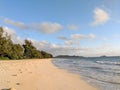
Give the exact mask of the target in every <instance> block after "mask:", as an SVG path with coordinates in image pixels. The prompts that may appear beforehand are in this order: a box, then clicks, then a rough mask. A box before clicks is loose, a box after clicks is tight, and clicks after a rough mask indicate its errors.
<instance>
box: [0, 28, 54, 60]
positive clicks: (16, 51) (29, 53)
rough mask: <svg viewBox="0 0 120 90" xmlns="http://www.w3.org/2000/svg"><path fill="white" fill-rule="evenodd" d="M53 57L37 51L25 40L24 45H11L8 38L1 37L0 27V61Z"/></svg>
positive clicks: (5, 36)
mask: <svg viewBox="0 0 120 90" xmlns="http://www.w3.org/2000/svg"><path fill="white" fill-rule="evenodd" d="M52 57H53V56H52V55H51V54H49V53H47V52H45V51H39V50H37V49H36V48H35V47H34V46H33V44H32V42H31V41H29V40H25V44H24V45H22V46H21V45H20V44H13V42H12V40H11V38H10V36H8V35H7V34H6V35H4V36H3V28H2V27H0V59H23V58H24V59H31V58H52Z"/></svg>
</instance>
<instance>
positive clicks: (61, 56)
mask: <svg viewBox="0 0 120 90" xmlns="http://www.w3.org/2000/svg"><path fill="white" fill-rule="evenodd" d="M54 58H120V56H105V55H103V56H98V57H84V56H70V55H58V56H56V57H54Z"/></svg>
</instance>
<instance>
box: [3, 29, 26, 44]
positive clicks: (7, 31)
mask: <svg viewBox="0 0 120 90" xmlns="http://www.w3.org/2000/svg"><path fill="white" fill-rule="evenodd" d="M3 30H4V33H3V35H6V34H7V35H9V36H10V37H11V39H12V41H13V43H20V44H23V42H24V41H23V40H22V39H21V38H20V37H19V36H18V35H17V33H16V32H15V30H13V29H11V28H8V27H3Z"/></svg>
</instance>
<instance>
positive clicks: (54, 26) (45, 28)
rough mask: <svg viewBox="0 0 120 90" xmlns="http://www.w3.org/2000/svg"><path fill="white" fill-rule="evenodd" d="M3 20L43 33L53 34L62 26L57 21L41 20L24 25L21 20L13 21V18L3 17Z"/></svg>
mask: <svg viewBox="0 0 120 90" xmlns="http://www.w3.org/2000/svg"><path fill="white" fill-rule="evenodd" d="M4 22H5V23H6V24H10V25H13V26H16V27H18V28H21V29H25V30H28V29H31V30H36V31H39V32H41V33H44V34H53V33H56V32H58V31H60V30H62V29H63V26H62V25H61V24H59V23H56V22H55V23H52V22H43V23H34V24H33V23H30V24H28V25H26V24H25V23H23V22H18V21H14V20H10V19H5V20H4Z"/></svg>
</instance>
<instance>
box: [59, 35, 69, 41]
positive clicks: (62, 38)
mask: <svg viewBox="0 0 120 90" xmlns="http://www.w3.org/2000/svg"><path fill="white" fill-rule="evenodd" d="M57 38H58V39H61V40H70V39H69V38H67V37H66V36H59V37H57Z"/></svg>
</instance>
